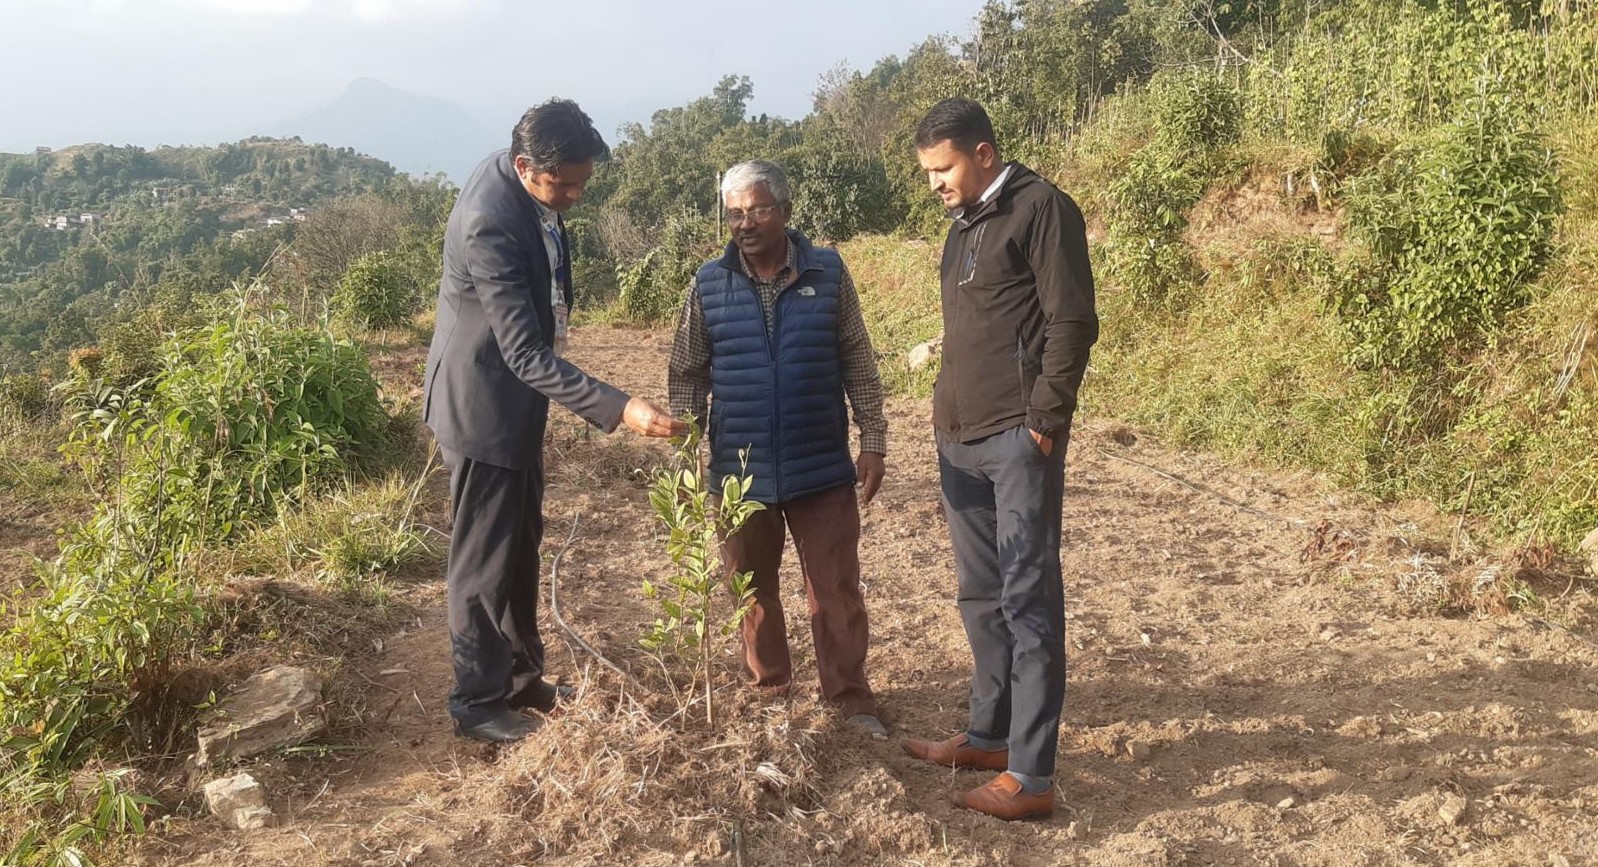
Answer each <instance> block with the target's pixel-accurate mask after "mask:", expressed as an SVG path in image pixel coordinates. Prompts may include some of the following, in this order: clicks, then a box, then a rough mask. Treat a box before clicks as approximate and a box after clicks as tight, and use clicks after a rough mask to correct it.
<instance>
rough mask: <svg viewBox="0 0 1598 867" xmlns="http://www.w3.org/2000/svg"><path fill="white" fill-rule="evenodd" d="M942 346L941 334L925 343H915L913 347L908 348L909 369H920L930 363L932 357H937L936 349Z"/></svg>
mask: <svg viewBox="0 0 1598 867" xmlns="http://www.w3.org/2000/svg"><path fill="white" fill-rule="evenodd" d="M942 347H943V335H941V334H940V335H938V336H937V337H934V338H932V339H931V340H928V341H927V342H925V343H918V344H916V345H915V348H914V349H911V350H910V358H909V362H910V369H911V370H920V369H921V368H923V367H926V366H927V365H929V364H931V363H932V359H934V358H937V357H938V350H939V349H941V348H942Z"/></svg>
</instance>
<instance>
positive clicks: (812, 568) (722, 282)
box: [668, 160, 888, 738]
mask: <svg viewBox="0 0 1598 867" xmlns="http://www.w3.org/2000/svg"><path fill="white" fill-rule="evenodd" d="M721 196H722V202H723V204H724V205H725V206H726V208H727V223H728V226H729V227H730V228H731V230H732V240H731V242H729V243H728V245H727V249H726V253H725V255H723V256H722V257H721V258H719V259H714V260H712V261H710V262H707V263H705V264H704V266H703V267H701V268H700V269H699V273H698V274H697V276H696V277H695V278H694V282H693V285H692V286H690V287H689V290H688V297H687V299H686V300H685V302H684V304H683V310H682V315H681V318H680V320H679V322H678V327H677V334H676V338H675V340H674V342H673V345H672V353H671V362H670V367H669V371H668V389H669V392H670V400H671V410H672V413H673V414H674V415H677V416H682V415H685V414H686V415H691V416H693V417H694V418H695V419H698V420H700V421H701V423H702V424H703V425H704V427H705V430H706V440H707V442H708V443H709V445H710V472H709V476H710V485H711V487H712V490H715V491H717V492H719V486H720V483H721V479H722V478H723V477H724V476H726V475H728V474H730V473H741V472H744V470H742V469H741V467H742V464H741V457H740V452H745V450H747V451H746V454H747V460H748V465H747V466H748V468H747V474H748V475H749V476H751V477H752V479H753V483H752V486H751V487H750V489H749V491H748V492H747V494H746V496H747V497H749V498H750V499H752V500H756V501H758V502H761V503H764V504H765V505H766V508H765V509H764V510H762V511H759V512H756V513H755V514H754V515H753V516H751V517H750V519H749V522H748V523H747V524H745V525H744V527H743V528H742V529H741V530H740V531H738V532H737V533H736V534H734V535H733V536H731V537H730V538H728V539H726V540H725V541H724V543H723V546H722V555H723V559H724V560H725V561H726V564H727V568H728V570H729V571H733V572H751V573H753V584H752V586H753V589H754V605H753V607H752V608H751V609H750V611H749V613H748V615H747V616H746V617H745V618H744V621H743V625H742V639H743V657H744V665H745V667H746V668H747V669H748V671H749V674H750V677H751V680H752V682H753V685H754V686H755V687H756V688H757V689H760V690H762V691H766V692H769V693H772V694H785V693H786V692H788V690H789V689H791V687H792V680H793V666H792V663H791V660H790V657H789V653H788V639H787V626H786V623H785V621H784V617H783V611H782V597H781V594H780V593H779V592H778V581H777V575H778V570H779V568H780V566H781V563H782V548H783V541H784V535H785V533H784V527H785V525H786V530H787V532H789V533H792V534H793V540H794V548H795V550H796V551H797V552H798V555H799V565H800V568H801V570H802V571H803V574H804V578H805V590H806V592H807V595H808V598H809V603H810V606H809V607H810V630H811V635H812V637H813V638H814V640H815V647H816V668H817V672H818V675H819V677H820V680H821V693H822V696H823V697H824V698H825V699H826V700H827V701H829V702H831V703H833V704H834V705H836V706H837V707H838V708H839V709H840V711H842V713H843V714H844V715H845V716H846V717H847V718H848V720H849V722H850V723H851V724H853V725H854V726H857V727H859V728H860V729H862V730H864V731H866V732H869V733H870V734H871V735H873V736H875V737H878V738H885V737H886V736H887V729H886V727H884V725H883V724H882V721H881V719H880V716H879V714H878V710H877V703H876V699H875V697H874V696H873V695H872V692H871V687H870V685H869V684H868V683H867V681H866V673H865V661H866V646H867V644H868V643H869V633H868V628H867V621H866V607H865V600H864V599H863V598H862V596H861V592H860V557H859V542H860V508H859V504H860V503H861V502H864V503H870V502H871V498H872V497H873V496H874V495H875V494H876V492H877V488H878V487H879V486H880V485H881V484H882V477H883V473H884V464H883V455H884V453H885V452H886V448H887V431H888V423H887V418H886V416H885V415H884V414H883V392H882V381H881V378H880V377H879V375H878V373H877V362H876V354H875V353H874V352H873V351H872V348H871V337H870V335H869V334H868V333H867V332H866V326H865V319H864V317H863V316H862V314H861V310H860V298H859V296H858V295H857V294H856V293H855V288H854V283H853V281H852V280H851V279H850V277H849V272H848V270H847V269H846V268H845V267H844V265H843V260H842V258H841V257H839V255H838V253H837V251H836V250H832V249H828V248H825V247H817V246H815V245H813V244H812V243H811V242H810V240H809V239H808V238H806V237H805V236H804V235H803V234H801V233H799V232H797V231H791V230H789V229H788V227H787V226H788V219H789V218H790V217H791V216H792V213H793V204H792V201H791V200H790V195H789V189H788V181H787V177H786V176H785V175H784V173H783V171H782V169H781V168H780V167H778V166H776V165H775V164H773V163H769V162H765V161H763V160H752V161H749V162H745V163H739V164H738V165H736V166H733V167H732V168H731V169H729V170H728V171H727V174H726V177H725V179H724V180H723V181H722V185H721ZM846 398H847V405H846V401H845V399H846ZM707 401H708V402H709V404H710V410H709V415H708V418H707V416H706V412H705V408H706V403H707ZM850 409H852V410H853V412H854V421H855V424H856V426H858V427H859V429H860V454H859V457H858V459H855V458H851V456H850V450H849V426H848V422H849V410H850ZM856 484H858V485H859V486H860V493H859V496H858V498H857V497H856V493H855V486H856Z"/></svg>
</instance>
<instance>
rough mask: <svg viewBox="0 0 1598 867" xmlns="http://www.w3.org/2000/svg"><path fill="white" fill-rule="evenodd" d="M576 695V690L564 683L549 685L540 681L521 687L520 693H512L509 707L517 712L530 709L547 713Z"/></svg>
mask: <svg viewBox="0 0 1598 867" xmlns="http://www.w3.org/2000/svg"><path fill="white" fill-rule="evenodd" d="M575 695H577V688H576V687H573V686H567V685H566V684H564V683H549V682H548V681H543V680H540V681H538V682H536V683H534V684H533V685H532V686H528V687H523V688H522V690H521V691H520V692H515V693H512V694H511V696H510V698H509V699H508V700H509V701H510V706H511V707H513V708H516V709H517V710H523V709H531V710H536V711H538V712H539V713H549V712H550V711H552V710H554V709H555V705H556V704H558V703H560V702H563V701H571V700H572V697H573V696H575Z"/></svg>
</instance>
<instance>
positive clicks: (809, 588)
mask: <svg viewBox="0 0 1598 867" xmlns="http://www.w3.org/2000/svg"><path fill="white" fill-rule="evenodd" d="M784 524H786V526H787V531H788V532H789V533H792V534H793V545H794V549H795V550H796V551H797V552H798V554H799V568H800V571H801V572H802V573H803V574H804V579H805V594H806V596H808V597H809V600H810V634H811V636H812V638H814V640H815V643H816V670H817V673H818V675H819V676H820V679H821V695H822V697H823V698H825V699H826V700H827V701H829V702H832V703H833V704H836V705H838V707H839V708H840V709H841V710H842V711H843V712H844V713H845V714H848V715H853V714H857V713H869V714H875V713H876V712H877V702H876V699H875V697H873V696H872V694H871V687H870V685H868V684H867V683H866V645H867V644H868V643H869V641H870V632H869V629H868V627H867V623H866V603H865V599H864V598H862V597H861V595H860V506H859V503H858V502H857V501H856V499H855V491H854V486H853V485H840V486H838V487H836V488H829V489H828V490H825V491H821V492H819V493H815V494H809V495H807V496H803V497H799V498H798V499H794V500H790V501H788V502H786V503H776V504H772V505H768V506H767V507H766V508H765V509H764V510H762V511H759V512H756V513H754V514H753V515H752V516H750V518H749V520H748V522H747V523H745V524H744V526H743V528H742V529H740V530H739V531H738V532H737V533H735V534H734V535H732V536H731V537H730V538H728V539H727V540H726V541H725V542H723V543H722V546H721V553H722V559H723V560H725V561H726V565H727V569H728V571H729V572H752V573H754V580H753V582H752V585H751V586H752V587H753V589H754V607H752V608H750V609H749V613H748V614H747V615H746V616H745V617H744V620H743V627H742V637H743V655H744V666H745V667H746V668H747V669H748V670H749V673H750V675H751V677H752V678H753V679H754V685H755V686H756V687H759V688H762V689H770V690H773V691H786V690H787V689H788V688H789V687H790V686H791V684H792V682H793V664H792V661H791V660H790V658H789V656H788V626H787V621H786V620H785V619H784V618H783V613H782V594H781V593H780V592H779V589H778V586H777V574H778V570H779V569H780V568H781V566H782V546H783V538H784V533H783V527H784Z"/></svg>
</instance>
